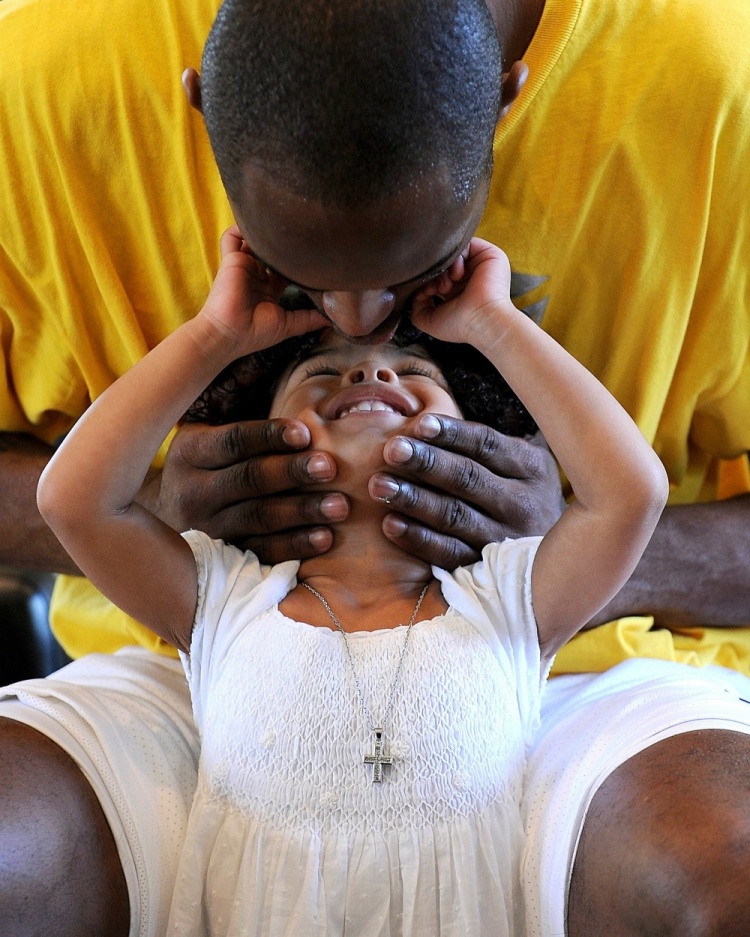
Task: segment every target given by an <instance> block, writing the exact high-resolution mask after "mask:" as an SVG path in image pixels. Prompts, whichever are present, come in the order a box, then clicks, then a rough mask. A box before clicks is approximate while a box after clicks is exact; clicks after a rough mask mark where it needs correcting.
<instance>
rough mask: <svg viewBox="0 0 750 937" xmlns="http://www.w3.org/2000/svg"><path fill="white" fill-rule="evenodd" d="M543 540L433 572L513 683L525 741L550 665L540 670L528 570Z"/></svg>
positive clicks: (492, 550) (489, 549)
mask: <svg viewBox="0 0 750 937" xmlns="http://www.w3.org/2000/svg"><path fill="white" fill-rule="evenodd" d="M541 541H542V538H541V537H523V538H520V539H517V540H510V539H509V540H503V541H502V542H501V543H490V544H488V545H487V546H486V547H485V548H484V550H482V558H481V560H479V561H478V562H476V563H473V564H472V565H471V566H465V567H460V568H459V569H456V570H455V571H454V572H452V573H447V572H445V571H444V570H440V569H437V568H434V569H433V572H434V574H435V576H436V578H437V579H439V580H440V582H441V585H442V589H443V596H444V598H445V600H446V601H447V602H448V604H449V605H450V606H451V607H452V608H454V609H455V610H456V611H458V612H459V613H460V614H462V615H463V616H464V617H465V618H467V619H468V620H469V621H470V622H471V623H472V624H473V625H474V627H475V628H476V629H477V630H478V631H479V632H480V634H481V635H482V636H483V637H484V638H485V639H486V640H487V642H488V643H489V644H490V646H491V647H492V649H493V651H494V653H495V656H496V657H497V659H498V661H499V662H500V664H501V666H502V667H503V669H504V670H505V671H506V672H507V674H508V678H509V679H511V680H513V681H514V682H515V686H516V695H517V699H518V706H519V712H520V714H521V718H522V721H523V725H524V731H525V733H526V737H527V739H529V740H530V739H531V738H532V736H533V735H534V733H535V732H536V729H537V727H538V724H539V711H540V702H541V692H542V689H543V687H544V684H545V682H546V679H547V676H548V674H549V670H550V667H551V666H552V662H551V661H546V662H545V666H544V669H542V660H541V651H540V648H539V633H538V630H537V624H536V618H535V617H534V609H533V607H532V603H531V569H532V566H533V564H534V557H535V556H536V551H537V548H538V547H539V544H540V543H541Z"/></svg>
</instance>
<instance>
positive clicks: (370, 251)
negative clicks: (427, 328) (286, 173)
mask: <svg viewBox="0 0 750 937" xmlns="http://www.w3.org/2000/svg"><path fill="white" fill-rule="evenodd" d="M248 172H249V175H247V176H246V185H245V190H244V193H243V197H242V203H241V204H237V203H235V202H233V203H232V208H233V209H234V212H235V217H236V219H237V222H238V224H239V226H240V229H241V231H242V233H243V235H244V237H245V238H246V240H247V242H248V244H249V246H250V248H251V250H252V251H253V252H254V253H255V254H256V255H257V256H258V257H259V258H260V259H262V261H263V262H264V263H265V264H266V265H267V266H269V267H270V268H271V269H273V270H275V271H276V272H278V273H280V274H281V275H282V276H284V277H285V278H286V279H288V280H290V281H291V282H294V283H297V284H299V285H300V286H301V287H302V288H303V289H304V288H307V289H309V290H310V291H313V290H330V291H333V290H341V291H355V290H376V289H383V288H386V287H391V286H394V285H397V284H401V283H407V282H409V281H410V280H413V279H415V278H417V277H421V276H423V275H425V274H429V273H432V272H435V273H437V272H438V268H439V267H440V265H441V264H445V263H447V262H449V261H450V259H451V258H452V256H453V255H454V254H455V253H457V252H458V251H459V250H461V248H462V247H463V246H464V245H465V244H466V243H468V241H469V240H470V238H471V237H472V235H473V233H474V231H475V229H476V227H477V225H478V223H479V219H480V217H481V214H482V210H483V208H484V202H485V198H486V190H485V189H484V187H482V189H481V191H478V192H477V193H475V194H474V196H473V197H472V198H471V199H470V200H469V202H467V203H466V204H460V203H456V202H455V200H454V199H452V198H451V197H450V196H449V194H448V193H444V196H445V197H444V198H441V197H440V191H441V190H439V189H438V190H436V189H435V187H434V186H427V187H424V188H422V189H420V188H419V187H417V188H415V187H409V188H408V189H407V190H405V192H404V193H402V195H401V197H399V198H395V199H394V198H391V199H387V200H384V201H383V202H382V203H379V204H378V205H375V206H367V207H362V208H356V209H354V208H347V209H340V208H336V207H332V206H330V205H323V204H321V203H320V202H317V201H315V200H312V199H306V198H304V197H303V196H300V195H297V194H296V193H294V192H290V191H288V190H285V189H283V188H282V187H280V186H278V185H276V184H275V183H274V181H273V180H272V179H270V178H269V177H267V176H266V175H264V174H263V172H262V170H257V169H255V170H253V171H251V170H248Z"/></svg>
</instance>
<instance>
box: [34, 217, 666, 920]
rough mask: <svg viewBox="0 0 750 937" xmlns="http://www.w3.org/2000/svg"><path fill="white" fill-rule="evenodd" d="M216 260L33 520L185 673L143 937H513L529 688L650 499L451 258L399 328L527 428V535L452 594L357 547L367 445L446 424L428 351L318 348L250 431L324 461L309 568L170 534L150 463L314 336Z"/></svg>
mask: <svg viewBox="0 0 750 937" xmlns="http://www.w3.org/2000/svg"><path fill="white" fill-rule="evenodd" d="M222 258H223V259H222V264H221V267H220V269H219V272H218V274H217V277H216V280H215V283H214V285H213V287H212V290H211V292H210V294H209V297H208V299H207V301H206V304H205V306H204V307H203V309H202V310H201V312H200V313H199V314H198V315H197V316H196V317H195V319H193V320H192V321H191V322H189V323H187V324H186V325H184V326H182V327H181V328H180V329H178V330H177V331H176V332H174V333H173V334H172V335H171V336H169V337H168V338H167V339H166V340H165V341H164V342H162V344H161V345H159V346H158V347H157V348H156V349H154V350H153V351H152V352H151V353H150V354H148V355H147V356H146V357H145V358H144V359H143V360H142V361H141V362H140V363H139V364H138V365H137V366H136V367H134V368H133V369H132V370H131V371H130V372H128V373H127V374H126V375H125V376H124V377H122V378H121V379H120V380H118V381H117V382H116V383H115V384H114V385H113V386H112V387H111V388H109V390H108V391H107V392H106V393H105V394H103V395H102V397H101V398H100V399H99V400H97V401H96V402H95V403H94V404H93V405H92V407H91V408H90V409H89V410H88V411H87V413H86V414H85V416H84V417H83V418H82V419H81V420H80V422H79V423H78V425H77V426H76V427H75V429H74V430H73V431H72V432H71V433H70V434H69V436H68V437H67V439H66V440H65V442H64V443H63V445H62V446H61V448H60V450H59V452H58V453H57V455H56V456H55V458H54V459H53V460H52V462H51V463H50V465H49V466H48V468H47V470H46V471H45V473H44V475H43V477H42V479H41V482H40V485H39V495H38V498H39V506H40V510H41V511H42V514H43V515H44V517H45V518H46V520H47V521H48V523H49V524H50V526H51V527H52V528H53V530H54V531H55V533H56V534H57V536H58V537H59V538H60V540H61V542H62V543H63V544H64V546H65V547H66V548H67V549H68V551H69V552H70V554H71V556H72V557H73V558H74V559H75V560H76V562H77V563H78V565H79V566H80V568H81V570H82V571H83V572H84V573H85V574H86V575H88V576H90V578H91V579H92V580H93V581H94V583H95V584H96V585H97V586H98V587H99V588H100V589H101V590H102V591H103V592H104V593H105V594H106V595H108V596H109V597H110V598H111V599H112V600H113V601H114V602H116V603H117V604H118V605H120V606H121V607H122V608H123V609H124V610H125V611H127V612H128V613H130V614H131V615H133V616H134V617H135V618H137V619H139V620H140V621H142V622H144V623H145V624H147V625H148V626H149V627H150V628H152V629H153V630H154V631H156V632H157V633H158V634H160V635H162V636H163V637H164V638H166V639H167V640H169V641H171V642H173V643H174V644H175V645H176V646H177V648H178V649H179V650H180V652H181V655H182V658H183V661H184V665H185V669H186V672H187V675H188V680H189V682H190V688H191V694H192V700H193V706H194V710H195V715H196V721H197V724H198V726H199V728H200V730H201V736H202V756H201V770H200V781H199V788H198V791H197V793H196V798H195V802H194V806H193V811H192V815H191V820H190V829H189V831H188V837H187V842H186V846H185V849H184V853H183V857H182V860H181V870H180V875H179V877H178V884H177V888H176V892H175V895H174V900H173V906H172V913H171V918H170V929H169V932H170V934H174V935H178V934H180V935H181V934H191V935H202V934H217V935H218V934H221V935H225V934H226V935H237V937H239V935H264V937H265V935H269V937H270V935H273V937H276V935H296V934H299V935H303V934H304V935H321V937H323V935H356V937H369V935H373V937H375V935H378V937H380V935H394V937H395V935H400V934H408V935H424V937H435V935H437V934H440V935H444V937H445V935H458V934H470V935H475V937H478V935H485V934H490V933H491V934H498V935H503V934H504V935H509V934H517V935H521V934H522V933H523V932H524V925H523V915H522V906H521V904H522V903H521V899H520V895H519V893H518V861H519V856H520V851H521V848H522V844H523V828H522V823H521V814H520V798H521V790H522V779H523V768H524V759H525V752H526V747H527V745H528V743H529V742H530V739H531V738H532V735H533V732H534V729H535V726H536V724H537V719H538V710H539V696H540V690H541V686H542V684H543V681H544V678H545V676H546V674H547V672H548V669H549V665H550V663H551V660H552V657H553V655H554V653H555V651H556V650H557V649H558V648H559V647H560V646H561V645H562V644H563V643H564V642H565V641H566V640H567V639H568V638H569V637H571V636H572V635H573V634H574V633H575V631H576V630H577V629H578V628H580V627H581V626H582V625H584V624H585V623H586V622H587V621H588V620H589V619H590V618H591V617H592V616H593V615H594V614H595V613H596V612H597V611H598V610H599V609H600V608H601V607H602V606H603V605H605V604H606V603H607V602H608V601H609V599H610V598H611V597H612V596H613V595H614V594H615V593H616V592H617V591H618V589H619V588H620V587H621V585H622V584H623V583H624V581H625V580H626V579H627V578H628V576H629V575H630V573H631V572H632V570H633V568H634V567H635V564H636V562H637V561H638V558H639V557H640V555H641V553H642V551H643V550H644V548H645V546H646V544H647V542H648V539H649V537H650V535H651V532H652V531H653V528H654V526H655V524H656V522H657V519H658V517H659V514H660V512H661V509H662V507H663V505H664V501H665V499H666V476H665V473H664V471H663V469H662V467H661V464H660V463H659V461H658V459H657V458H656V456H655V455H654V453H653V452H652V450H651V449H650V448H649V446H648V445H647V444H646V442H645V440H644V439H643V437H642V436H641V434H640V432H639V431H638V429H637V428H636V427H635V425H634V424H633V422H632V421H631V420H630V418H629V417H628V416H627V414H626V413H625V412H624V411H623V410H622V409H621V408H620V406H619V405H618V404H617V403H616V402H615V401H614V399H613V398H612V397H611V396H610V395H609V394H608V392H607V391H606V390H605V389H604V388H603V387H602V386H601V385H600V384H599V383H598V382H597V381H596V380H595V379H594V378H593V377H592V376H591V375H590V374H589V373H588V372H587V371H585V369H584V368H582V367H581V366H580V365H579V364H578V363H577V362H576V361H575V360H573V359H572V358H571V357H570V356H569V355H568V354H567V353H566V352H565V351H564V350H563V349H562V348H560V346H558V345H557V344H556V343H555V342H554V341H553V340H552V339H551V338H550V337H549V336H547V335H546V334H545V333H543V332H542V331H541V330H540V329H538V328H537V327H536V326H535V325H534V324H533V323H532V322H531V321H530V320H529V319H527V318H526V317H525V316H524V315H523V314H522V313H520V312H519V311H518V310H517V309H515V307H514V306H513V305H512V303H511V302H510V299H509V279H510V271H509V267H508V263H507V260H506V258H505V256H504V255H503V254H502V252H501V251H500V250H498V249H497V248H496V247H494V246H493V245H491V244H489V243H487V242H485V241H481V240H479V239H474V240H473V241H472V242H471V243H470V245H469V247H468V248H467V250H466V251H465V252H464V254H463V255H462V256H461V257H460V258H459V260H457V261H456V262H455V263H454V265H453V266H452V267H451V269H450V271H449V272H448V273H447V274H444V275H443V276H442V277H440V278H438V280H437V281H435V282H434V283H432V284H431V285H429V286H428V287H426V288H425V289H423V290H422V291H421V292H420V293H419V294H417V297H416V298H415V301H414V306H413V311H412V320H413V323H414V325H416V326H417V327H418V328H419V329H421V330H423V331H424V332H425V333H427V334H428V336H434V337H435V338H437V339H440V340H442V341H445V342H452V343H465V344H469V345H471V346H473V347H474V348H475V349H477V350H478V351H479V352H481V354H482V355H483V356H484V357H485V358H486V359H488V360H489V362H491V364H492V365H493V366H494V368H495V369H497V371H499V372H501V373H502V375H503V376H504V377H505V379H506V380H507V381H508V383H509V384H510V386H511V387H512V389H513V390H514V391H515V392H516V393H517V394H518V396H519V398H520V399H521V401H522V402H523V403H524V404H525V405H526V407H527V408H528V410H529V411H530V412H531V414H532V416H533V417H534V418H535V420H536V421H537V423H538V424H539V426H540V428H541V430H542V432H543V433H544V434H545V436H546V438H547V440H548V442H549V444H550V446H551V448H552V450H553V451H554V452H555V454H556V456H557V458H558V459H559V461H560V464H561V466H562V468H563V469H564V471H565V472H566V474H567V476H568V478H569V480H570V482H571V484H572V487H573V490H574V492H575V495H576V499H575V501H574V502H573V503H572V504H571V505H570V506H569V507H568V508H567V510H566V511H565V512H564V513H563V514H562V516H561V517H560V519H559V520H558V522H557V523H556V524H555V525H554V526H553V527H552V529H551V530H550V531H549V533H548V534H547V535H546V536H545V537H544V538H543V539H540V538H526V539H522V540H516V541H510V540H508V541H505V542H503V543H500V544H490V545H489V546H488V547H486V548H485V550H484V551H483V555H482V559H481V561H480V562H478V563H476V564H474V565H473V566H471V567H469V568H465V569H459V570H456V571H455V572H454V573H451V574H449V573H446V572H445V571H442V570H439V569H434V568H433V569H431V568H430V567H428V566H427V565H425V564H424V563H423V562H422V561H420V560H418V559H416V558H414V557H412V556H409V555H406V554H405V553H403V552H402V551H400V550H399V549H398V548H397V547H396V546H395V545H394V544H393V543H392V542H391V541H389V540H388V539H387V538H386V537H385V536H383V532H382V530H381V523H382V518H383V515H384V513H386V511H387V505H383V504H382V503H379V502H378V501H376V500H375V499H374V498H372V497H370V494H369V492H368V483H369V480H370V479H371V478H372V476H373V473H375V472H377V471H378V470H379V469H380V468H382V467H383V459H382V451H383V446H384V444H385V442H386V441H387V440H388V439H389V437H391V436H393V435H394V434H398V433H399V431H402V430H403V429H404V428H405V426H406V424H407V421H409V420H411V419H413V418H415V417H419V416H421V415H423V414H428V413H444V414H448V415H450V416H454V417H455V416H461V415H462V414H461V410H460V408H459V406H458V404H457V402H456V399H455V397H454V395H453V394H452V392H451V386H450V385H449V383H448V382H447V380H446V376H445V374H444V373H443V372H442V371H441V369H440V368H439V367H438V366H437V364H435V362H434V360H433V359H432V357H431V355H430V353H429V351H428V350H427V348H428V347H429V344H430V342H429V339H426V340H425V342H424V344H423V345H420V344H419V342H417V343H416V344H410V345H406V346H403V347H399V345H397V344H395V343H394V342H387V343H381V344H378V345H350V344H347V343H345V342H344V341H343V340H342V339H341V338H339V337H337V336H336V335H334V334H333V333H332V332H331V331H330V330H326V331H325V332H322V333H321V335H320V337H319V340H316V341H314V342H311V343H308V345H309V346H310V347H306V348H305V350H304V351H302V352H301V353H298V354H297V356H296V358H295V359H294V360H292V361H291V362H290V364H289V366H288V367H287V369H286V370H285V372H284V374H283V376H282V377H281V379H280V381H279V382H278V384H277V385H276V386H275V388H274V389H273V393H272V395H271V403H270V416H272V417H277V416H278V417H282V416H283V417H291V418H296V419H298V420H302V421H303V422H304V423H306V424H307V426H308V427H309V429H310V435H311V443H312V446H313V447H314V448H316V449H323V450H327V451H329V452H331V453H332V454H333V455H334V457H335V460H336V465H337V467H338V474H337V478H336V489H337V490H338V491H343V492H344V493H345V494H347V495H348V497H349V501H350V506H351V507H350V514H349V516H348V518H347V520H346V521H345V522H343V523H342V524H341V525H340V526H339V527H337V531H336V537H335V542H334V545H333V548H332V549H331V550H330V551H329V552H328V553H326V554H324V555H322V556H317V557H314V558H311V559H307V560H304V561H302V562H301V563H283V564H279V565H277V566H275V567H263V566H261V565H260V564H259V563H258V561H257V559H256V558H255V557H254V556H253V555H252V554H251V553H245V552H242V551H240V550H238V549H237V548H235V547H232V546H228V545H227V544H224V543H220V542H216V541H212V540H210V539H209V538H208V537H207V536H206V535H204V534H202V533H200V532H196V531H189V532H187V533H186V534H184V535H182V536H181V535H179V534H177V533H176V532H175V531H173V530H172V529H171V528H169V527H167V526H166V525H165V524H163V523H162V522H161V521H160V520H158V519H157V518H156V517H155V516H153V515H152V514H150V513H148V512H147V511H146V510H145V509H144V508H143V507H142V506H140V505H139V504H138V503H137V502H136V500H135V498H136V496H137V493H138V491H139V488H140V486H141V484H142V482H143V480H144V478H145V476H146V473H147V472H148V469H149V466H150V463H151V460H152V458H153V456H154V454H155V453H156V451H157V449H158V447H159V446H160V444H161V442H162V440H163V438H164V437H165V436H166V434H167V433H168V431H169V430H170V429H171V427H172V425H173V424H174V423H175V422H176V421H177V420H178V419H179V418H180V416H181V415H182V414H183V412H184V411H185V409H186V408H187V407H188V405H189V404H190V403H191V402H192V401H193V400H194V399H195V397H196V396H197V394H198V393H199V392H200V391H202V390H203V388H205V387H206V385H207V384H209V382H210V381H211V380H212V379H214V378H215V376H216V375H217V374H218V373H219V372H220V371H221V370H222V369H223V368H225V367H226V366H227V365H228V364H230V362H232V361H233V360H235V359H236V358H238V357H240V356H243V355H246V354H248V353H252V352H257V351H258V350H259V349H264V348H267V347H269V346H271V345H275V344H277V343H278V342H280V341H281V340H282V339H286V338H288V337H290V336H295V335H302V334H304V333H307V332H309V331H311V330H319V329H321V328H322V327H323V326H325V324H326V323H325V320H323V318H322V317H321V316H320V315H319V314H318V313H317V312H315V311H310V310H305V311H296V312H285V311H284V310H283V309H282V308H281V307H280V306H279V305H278V304H277V302H276V300H277V298H278V296H279V294H280V292H281V287H282V285H283V284H281V283H280V282H279V281H278V280H277V279H276V278H275V277H274V276H273V275H272V274H270V273H268V272H267V271H263V270H262V269H261V268H260V267H259V265H258V264H257V263H256V262H255V261H254V259H253V258H252V256H251V254H250V252H249V249H248V248H247V246H246V245H245V244H244V242H243V241H242V239H241V236H240V234H239V232H238V231H237V229H230V231H229V232H227V233H226V234H225V235H224V238H223V240H222ZM436 294H437V295H440V297H441V298H443V299H445V300H446V301H445V302H443V303H441V304H440V305H439V306H435V303H434V296H435V295H436ZM463 353H464V352H463V351H462V349H461V348H460V347H458V348H456V350H455V355H456V358H457V359H460V358H461V356H462V354H463ZM446 370H447V369H446ZM433 418H434V417H433Z"/></svg>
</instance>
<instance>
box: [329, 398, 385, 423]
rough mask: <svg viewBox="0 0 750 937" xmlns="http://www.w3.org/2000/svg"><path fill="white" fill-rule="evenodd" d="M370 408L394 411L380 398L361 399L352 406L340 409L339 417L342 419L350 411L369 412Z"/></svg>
mask: <svg viewBox="0 0 750 937" xmlns="http://www.w3.org/2000/svg"><path fill="white" fill-rule="evenodd" d="M372 410H387V411H388V412H389V413H395V412H396V411H395V410H394V409H393V407H389V406H388V404H387V403H383V402H382V401H381V400H362V401H361V402H360V403H358V404H355V405H354V406H353V407H349V408H348V409H346V410H342V411H341V415H340V416H339V419H340V420H343V418H344V417H345V416H348V415H349V414H350V413H370V412H371V411H372Z"/></svg>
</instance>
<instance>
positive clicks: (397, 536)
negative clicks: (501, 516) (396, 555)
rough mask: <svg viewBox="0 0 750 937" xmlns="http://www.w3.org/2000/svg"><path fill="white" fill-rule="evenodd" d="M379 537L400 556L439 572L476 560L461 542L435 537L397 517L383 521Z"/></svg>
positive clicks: (395, 515) (427, 529) (477, 554)
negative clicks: (397, 549) (408, 556)
mask: <svg viewBox="0 0 750 937" xmlns="http://www.w3.org/2000/svg"><path fill="white" fill-rule="evenodd" d="M383 533H384V534H385V536H386V537H388V539H389V540H391V541H393V543H395V544H396V545H397V546H399V547H400V548H401V549H402V550H404V552H406V553H411V554H413V555H414V556H418V557H419V558H420V559H422V560H424V561H425V562H427V563H430V564H432V565H433V566H439V567H440V568H441V569H456V568H457V567H458V566H466V565H467V564H468V563H473V562H475V561H476V560H478V559H479V551H478V550H473V549H472V548H471V547H469V546H468V545H467V544H466V543H464V542H463V541H462V540H459V539H457V538H456V537H449V536H446V535H445V534H439V533H437V532H436V531H434V530H431V529H430V528H429V527H425V526H423V525H422V524H417V523H414V522H413V521H411V520H409V519H408V518H406V517H403V516H401V515H400V514H387V515H386V516H385V517H384V518H383Z"/></svg>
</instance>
